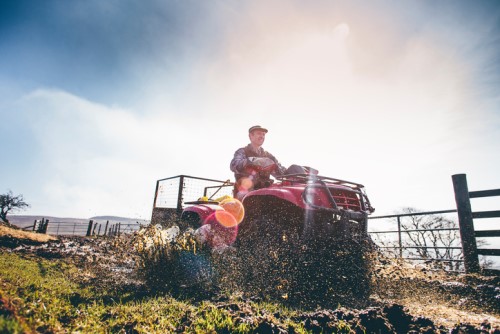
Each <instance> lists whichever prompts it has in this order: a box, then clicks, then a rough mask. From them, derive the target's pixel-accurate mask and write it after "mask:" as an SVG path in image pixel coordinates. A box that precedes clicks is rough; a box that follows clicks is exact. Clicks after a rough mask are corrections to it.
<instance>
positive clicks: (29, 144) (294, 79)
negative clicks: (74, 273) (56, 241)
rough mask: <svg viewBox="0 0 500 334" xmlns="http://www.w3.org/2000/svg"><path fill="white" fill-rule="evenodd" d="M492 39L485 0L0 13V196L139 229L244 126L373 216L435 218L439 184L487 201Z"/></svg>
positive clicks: (492, 9)
mask: <svg viewBox="0 0 500 334" xmlns="http://www.w3.org/2000/svg"><path fill="white" fill-rule="evenodd" d="M499 36H500V3H499V2H498V1H495V0H492V1H486V0H479V1H460V0H458V1H430V0H421V1H417V0H409V1H404V2H403V1H395V0H391V1H389V0H374V1H359V0H354V1H334V0H328V1H327V0H312V1H299V0H291V1H280V0H276V1H267V0H254V1H250V0H241V1H229V0H211V1H194V0H183V1H174V0H166V1H165V0H148V1H135V0H107V1H102V0H74V1H63V0H46V1H27V0H19V1H9V0H0V136H1V138H2V143H3V145H2V150H1V153H2V154H1V158H0V159H1V160H0V193H5V192H7V191H8V190H12V192H13V193H14V194H22V195H23V196H24V199H25V201H26V202H28V203H29V204H30V205H31V206H30V208H28V209H27V210H24V211H22V212H16V213H18V214H33V215H47V216H58V217H79V218H88V217H92V216H96V215H117V216H125V217H134V218H141V219H149V218H150V217H151V210H152V205H153V197H154V191H155V186H156V180H158V179H162V178H166V177H170V176H175V175H180V174H184V175H192V176H199V177H206V178H211V179H221V180H226V179H228V178H232V173H231V172H230V170H229V162H230V160H231V159H232V157H233V154H234V152H235V150H236V149H238V148H240V147H242V146H245V145H246V144H247V143H248V142H249V140H248V128H249V127H250V126H252V125H257V124H258V125H261V126H264V127H266V128H268V129H269V133H268V134H267V137H266V142H265V143H264V148H265V149H266V150H268V151H270V152H271V153H273V154H274V155H275V156H276V157H277V158H278V159H279V161H280V163H281V164H283V165H285V166H289V165H291V164H299V165H306V166H312V167H314V168H316V169H318V170H319V173H320V174H321V175H324V176H330V177H335V178H340V179H345V180H351V181H354V182H358V183H362V184H364V185H365V186H366V190H367V193H368V195H369V197H370V199H371V202H372V204H373V206H374V207H375V208H376V211H375V214H376V215H383V214H392V213H395V212H398V211H401V209H402V208H405V207H413V208H416V209H418V210H420V211H431V210H447V209H453V208H455V202H454V194H453V185H452V179H451V176H452V175H453V174H460V173H465V174H467V179H468V182H469V189H470V190H484V189H497V188H500V175H499V170H500V154H499V143H500V89H499V88H500V68H499V67H500V37H499ZM495 203H496V204H498V199H496V200H494V203H493V204H495ZM482 205H485V206H486V205H490V204H489V203H488V204H478V205H477V206H476V207H477V208H479V207H480V206H482ZM473 209H474V204H473ZM489 209H490V210H498V205H497V207H489Z"/></svg>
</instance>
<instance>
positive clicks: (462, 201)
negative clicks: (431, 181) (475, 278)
mask: <svg viewBox="0 0 500 334" xmlns="http://www.w3.org/2000/svg"><path fill="white" fill-rule="evenodd" d="M452 180H453V188H454V190H455V202H456V203H457V212H458V222H459V226H460V237H461V239H462V248H463V254H464V266H465V272H467V273H478V272H479V271H480V270H481V268H480V266H479V255H486V256H500V249H478V248H477V243H476V238H477V237H482V238H485V237H486V238H489V237H498V236H500V230H488V231H475V230H474V219H481V218H498V217H500V210H495V211H480V212H472V209H471V203H470V199H471V198H480V197H492V196H500V189H491V190H479V191H469V188H468V185H467V176H466V175H465V174H455V175H452Z"/></svg>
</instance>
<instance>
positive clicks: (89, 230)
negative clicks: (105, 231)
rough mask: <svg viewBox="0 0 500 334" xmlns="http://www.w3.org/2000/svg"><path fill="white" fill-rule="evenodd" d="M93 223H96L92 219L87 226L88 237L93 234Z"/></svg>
mask: <svg viewBox="0 0 500 334" xmlns="http://www.w3.org/2000/svg"><path fill="white" fill-rule="evenodd" d="M93 223H94V221H93V220H92V219H91V220H90V221H89V227H88V228H87V234H86V236H87V237H90V236H91V234H92V224H93Z"/></svg>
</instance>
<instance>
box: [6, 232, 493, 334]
mask: <svg viewBox="0 0 500 334" xmlns="http://www.w3.org/2000/svg"><path fill="white" fill-rule="evenodd" d="M131 240H132V238H131V236H130V235H128V236H122V237H117V238H95V239H94V238H82V237H59V238H57V239H56V240H43V241H40V240H31V241H30V240H26V239H21V238H19V239H16V237H15V236H13V235H9V234H8V233H7V234H5V231H4V233H3V235H2V236H0V247H1V251H9V252H16V253H20V254H32V255H35V256H40V257H44V258H48V259H51V258H57V259H64V260H66V261H68V262H71V263H73V264H75V265H76V266H78V267H79V268H81V273H82V274H81V277H80V280H81V282H82V283H85V282H93V284H96V282H98V283H97V284H101V285H103V286H106V287H108V288H109V287H113V286H115V287H116V288H117V289H127V290H132V291H136V292H137V293H138V295H139V294H146V295H147V294H152V293H155V291H151V290H150V289H149V288H148V286H147V285H146V284H145V283H144V280H143V277H141V276H140V275H138V274H137V270H136V261H137V255H136V253H135V251H134V249H133V244H132V241H131ZM96 278H98V279H96ZM372 285H373V293H372V294H371V296H370V299H369V300H366V301H363V303H362V304H364V305H365V306H364V307H363V308H348V307H340V305H339V307H336V308H335V309H334V308H310V309H302V310H301V311H300V312H298V315H297V316H296V318H295V319H294V320H295V321H298V322H303V323H304V325H305V327H306V328H307V329H309V330H310V331H312V332H316V333H321V332H324V333H328V332H331V331H332V330H333V329H334V328H336V326H338V324H339V323H340V322H344V323H347V324H349V326H350V327H351V329H353V330H354V331H356V332H358V333H362V332H368V333H500V278H499V277H484V276H466V275H453V276H450V275H445V274H442V273H434V272H433V273H429V272H427V271H426V270H422V269H415V268H411V267H408V266H407V265H406V264H401V263H400V264H395V263H389V262H387V261H385V260H384V261H380V262H377V263H376V264H375V268H374V279H373V282H372ZM191 297H192V296H191ZM195 297H196V296H195ZM202 298H208V299H209V300H211V301H212V302H213V303H215V304H216V305H217V307H219V308H222V309H225V310H227V311H229V312H231V314H233V315H234V319H235V321H236V322H240V321H241V322H251V323H253V324H258V328H259V330H258V331H257V332H258V333H288V332H290V329H289V328H285V327H284V326H281V325H280V324H279V321H278V322H277V321H276V319H278V320H279V318H280V316H281V315H280V314H274V315H272V317H273V320H272V321H271V319H269V318H268V317H265V316H261V315H257V314H256V313H255V311H254V310H253V309H252V307H251V306H250V301H255V300H259V299H261V298H262V296H245V297H241V298H239V299H237V300H235V299H231V298H229V297H227V295H226V294H217V293H215V294H211V295H204V296H203V297H200V300H198V301H201V299H202ZM194 302H196V298H195V299H194ZM277 302H282V301H277ZM190 321H192V320H191V319H188V318H187V319H185V327H188V326H189V322H190ZM177 330H178V331H179V332H182V326H181V327H180V328H178V329H177Z"/></svg>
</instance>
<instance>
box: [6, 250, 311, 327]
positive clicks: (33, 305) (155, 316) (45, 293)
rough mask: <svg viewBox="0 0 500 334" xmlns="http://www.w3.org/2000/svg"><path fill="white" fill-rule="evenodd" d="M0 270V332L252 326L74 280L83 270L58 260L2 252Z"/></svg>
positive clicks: (268, 309) (222, 313)
mask: <svg viewBox="0 0 500 334" xmlns="http://www.w3.org/2000/svg"><path fill="white" fill-rule="evenodd" d="M0 273H1V276H0V333H24V332H34V331H36V332H56V333H57V332H76V331H80V332H83V333H90V332H92V333H104V332H120V331H122V332H130V330H134V331H137V332H139V333H151V332H164V333H166V332H172V331H174V330H176V329H178V328H180V329H181V330H183V331H186V332H193V333H194V332H198V333H208V332H213V331H217V332H228V333H247V332H249V331H251V330H254V329H255V326H256V325H255V324H252V323H243V322H240V323H235V321H234V317H232V316H231V314H230V312H229V311H228V310H224V309H220V308H218V307H217V306H216V305H215V304H212V303H210V302H206V301H205V302H202V303H201V304H198V305H194V304H192V303H190V302H189V301H180V300H177V299H174V298H171V297H169V296H156V297H155V296H149V297H147V298H144V297H141V296H136V295H134V293H133V292H126V291H119V290H113V291H107V290H103V289H102V288H95V287H93V286H92V285H87V284H85V285H83V284H80V283H78V282H79V281H81V280H80V278H81V275H84V274H85V273H83V272H82V271H81V270H80V269H78V268H76V267H75V266H73V265H70V264H66V263H65V262H64V261H62V260H50V261H49V260H45V259H41V258H37V257H28V256H24V257H23V256H19V255H16V254H12V253H8V252H2V253H0ZM252 308H254V309H255V312H256V313H258V314H261V315H262V316H266V317H272V314H274V313H275V312H276V306H273V305H267V306H266V305H259V304H253V305H252ZM280 312H282V313H281V314H284V313H283V312H285V313H286V312H288V311H286V310H280ZM280 322H281V324H282V325H283V324H285V325H286V326H287V327H288V326H289V328H294V329H295V331H296V332H297V333H301V332H305V331H304V330H303V328H302V325H301V324H297V323H293V322H292V321H291V320H289V318H287V317H285V319H281V320H280ZM186 324H187V325H186ZM186 326H187V327H186Z"/></svg>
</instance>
